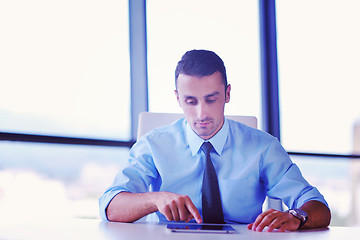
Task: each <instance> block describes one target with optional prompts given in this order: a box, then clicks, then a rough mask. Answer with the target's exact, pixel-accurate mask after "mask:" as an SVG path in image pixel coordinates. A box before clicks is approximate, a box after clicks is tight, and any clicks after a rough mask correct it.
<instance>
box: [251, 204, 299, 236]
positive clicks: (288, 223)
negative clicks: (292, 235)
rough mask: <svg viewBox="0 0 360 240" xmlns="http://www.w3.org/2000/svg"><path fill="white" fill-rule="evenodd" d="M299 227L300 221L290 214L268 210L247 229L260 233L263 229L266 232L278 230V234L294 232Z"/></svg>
mask: <svg viewBox="0 0 360 240" xmlns="http://www.w3.org/2000/svg"><path fill="white" fill-rule="evenodd" d="M299 225H300V219H297V218H296V217H294V216H293V215H291V214H290V213H286V212H281V211H276V210H274V209H269V210H267V211H266V212H263V213H261V214H260V215H259V216H258V217H257V218H256V220H255V222H253V223H250V224H249V225H248V229H250V230H253V231H257V232H261V231H263V229H264V228H265V227H268V228H267V231H268V232H272V231H273V230H274V229H278V231H280V232H284V231H287V230H290V231H295V230H297V229H298V227H299Z"/></svg>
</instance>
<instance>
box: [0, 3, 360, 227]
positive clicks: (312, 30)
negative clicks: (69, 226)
mask: <svg viewBox="0 0 360 240" xmlns="http://www.w3.org/2000/svg"><path fill="white" fill-rule="evenodd" d="M139 2H140V4H141V2H142V3H144V2H146V5H145V8H143V10H144V11H141V8H140V11H138V12H136V14H130V13H129V12H131V13H134V11H136V8H137V5H136V4H138V3H139ZM265 2H273V3H274V1H265ZM132 4H133V5H132ZM263 4H264V1H262V0H260V1H257V0H222V1H219V0H195V1H194V0H147V1H137V0H129V1H127V0H107V1H100V0H91V1H89V0H71V1H70V0H62V1H57V0H50V1H49V0H32V1H26V0H12V1H6V0H0V138H1V141H0V215H1V216H2V218H1V220H0V222H6V221H9V220H17V221H31V220H34V218H35V219H36V218H41V219H52V218H68V217H75V218H77V217H85V218H98V205H97V199H98V197H99V196H100V195H101V194H102V193H103V192H104V190H105V189H106V188H107V187H108V186H109V185H110V184H111V183H112V181H113V179H114V177H115V175H116V173H117V172H118V171H119V170H120V169H121V168H123V166H124V165H125V164H126V161H127V153H128V150H129V146H131V144H132V143H133V141H134V140H135V139H134V134H133V132H132V130H131V129H132V128H133V129H134V128H135V126H134V125H135V124H136V120H134V117H132V116H131V113H132V110H133V108H134V107H135V106H134V102H138V101H139V99H140V100H141V99H142V100H144V99H145V100H146V104H147V105H146V106H145V108H146V109H147V110H148V111H152V112H181V109H180V107H179V106H178V104H177V102H176V98H175V96H174V92H173V90H174V70H175V66H176V64H177V62H178V60H179V59H180V58H181V55H182V54H183V53H185V52H186V51H187V50H191V49H209V50H213V51H215V52H216V53H218V54H219V55H220V56H221V57H222V58H223V60H224V62H225V65H226V67H227V73H228V80H229V83H230V84H231V85H232V91H231V100H230V103H228V104H227V105H226V109H225V113H226V114H233V115H252V116H256V117H257V118H258V121H259V128H260V129H262V130H265V129H263V126H264V124H263V123H264V116H263V115H264V114H263V112H262V109H263V104H264V102H263V101H262V87H263V85H262V82H261V78H262V74H263V71H264V69H263V67H262V65H261V63H262V59H261V58H262V53H261V41H262V39H263V35H262V34H261V32H260V25H261V22H260V21H261V19H263V18H264V16H263V12H261V6H263ZM131 6H132V7H133V8H134V9H135V10H134V9H130V10H129V7H130V8H131ZM274 7H275V11H274V12H275V13H276V14H275V16H276V18H275V19H276V25H275V26H276V35H274V36H276V39H277V43H276V47H277V48H275V50H277V51H276V52H275V54H276V57H277V62H276V63H277V65H275V68H276V71H277V76H278V77H277V79H278V91H279V94H278V99H279V117H280V118H279V119H280V121H279V123H280V125H279V127H280V130H281V131H280V136H279V138H280V140H281V143H282V144H283V146H284V147H285V149H286V150H287V151H288V152H289V153H290V157H291V158H292V160H293V161H294V162H295V163H296V164H298V165H299V167H300V169H301V170H302V172H303V175H304V176H305V177H306V178H307V180H308V181H309V182H310V183H311V184H313V185H315V186H316V187H318V188H319V190H320V191H321V192H322V193H323V194H324V195H325V198H326V199H327V201H328V203H329V205H330V208H331V210H332V215H333V218H332V222H331V225H334V226H354V225H357V226H359V225H360V159H358V158H357V157H358V156H359V154H360V107H359V105H360V104H359V103H360V94H359V89H360V71H359V69H360V67H359V66H360V57H359V56H360V45H359V42H360V28H359V23H360V15H359V14H358V13H359V12H360V1H357V0H341V1H340V0H311V1H310V0H301V1H300V0H276V2H275V3H274ZM139 19H140V20H141V19H145V20H146V24H145V31H144V29H142V31H140V34H143V36H136V35H134V36H130V33H134V32H133V31H134V29H135V30H136V26H137V25H136V24H138V23H137V22H136V21H138V20H139ZM135 25H136V26H135ZM135 33H136V32H135ZM144 40H145V42H143V43H142V42H141V41H144ZM136 41H140V43H138V42H136ZM131 44H140V45H141V44H143V47H144V49H145V53H146V54H145V55H141V54H137V53H135V54H134V53H133V52H132V51H130V50H131V49H130V45H131ZM136 50H139V49H138V48H136V49H135V50H134V49H133V51H136ZM134 59H136V61H138V62H136V61H134ZM142 63H145V65H141V64H142ZM141 67H142V68H143V69H145V72H144V71H143V73H145V76H146V80H147V83H146V84H139V83H138V82H134V81H135V80H134V76H133V74H131V69H132V68H133V69H137V70H138V69H141ZM138 71H139V70H138ZM135 73H136V74H137V73H138V72H135ZM142 89H145V94H144V93H143V92H141V90H142ZM59 142H61V143H59Z"/></svg>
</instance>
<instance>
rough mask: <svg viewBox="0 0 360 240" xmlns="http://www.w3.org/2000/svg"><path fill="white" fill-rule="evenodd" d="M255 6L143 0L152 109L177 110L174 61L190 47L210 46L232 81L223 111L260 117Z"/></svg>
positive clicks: (233, 2)
mask: <svg viewBox="0 0 360 240" xmlns="http://www.w3.org/2000/svg"><path fill="white" fill-rule="evenodd" d="M258 12H259V10H258V2H257V1H236V0H226V1H209V0H201V1H191V0H185V1H183V0H181V1H167V0H149V1H147V23H148V25H147V33H148V78H149V104H150V106H149V109H150V111H154V112H181V109H180V107H179V105H178V103H177V101H176V98H175V95H174V89H175V79H174V76H175V67H176V64H177V62H178V61H179V60H180V58H181V56H182V55H183V54H184V53H185V52H186V51H188V50H192V49H208V50H212V51H214V52H216V53H217V54H218V55H219V56H220V57H221V58H222V59H223V61H224V63H225V66H226V69H227V74H228V82H229V83H230V84H231V86H232V88H231V100H230V103H229V104H227V105H226V107H225V113H226V114H236V115H252V116H256V117H258V119H259V118H260V112H261V99H260V60H259V56H260V54H259V20H258V18H259V14H258ZM259 120H260V119H259Z"/></svg>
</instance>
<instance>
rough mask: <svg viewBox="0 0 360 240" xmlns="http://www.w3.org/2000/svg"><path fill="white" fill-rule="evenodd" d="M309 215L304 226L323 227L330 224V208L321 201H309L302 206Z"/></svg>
mask: <svg viewBox="0 0 360 240" xmlns="http://www.w3.org/2000/svg"><path fill="white" fill-rule="evenodd" d="M300 209H301V210H303V211H305V212H306V213H307V215H308V221H307V222H306V223H305V225H304V226H303V227H302V228H322V227H327V226H329V224H330V220H331V213H330V209H329V208H328V207H326V205H325V204H323V203H322V202H319V201H309V202H306V203H305V204H304V205H302V206H301V207H300Z"/></svg>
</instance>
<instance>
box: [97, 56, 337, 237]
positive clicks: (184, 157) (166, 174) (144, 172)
mask: <svg viewBox="0 0 360 240" xmlns="http://www.w3.org/2000/svg"><path fill="white" fill-rule="evenodd" d="M175 85H176V90H175V95H176V98H177V101H178V102H179V105H180V107H181V108H182V110H183V112H184V115H185V119H180V120H178V121H176V122H175V123H173V124H171V125H169V126H165V127H162V128H158V129H155V130H153V131H151V132H150V133H148V134H146V135H145V136H143V137H142V138H141V139H139V140H138V141H137V143H136V144H135V145H134V146H133V148H132V149H131V150H130V153H129V163H130V164H129V166H128V167H127V168H125V169H124V170H123V172H122V173H119V175H118V176H117V177H116V179H115V181H114V184H113V185H112V186H111V187H110V188H108V189H107V191H106V192H105V193H104V195H103V196H102V197H101V198H100V200H99V202H100V214H101V216H102V218H103V219H105V220H110V221H120V222H133V221H136V220H138V219H140V218H142V217H144V216H146V215H148V214H150V213H156V215H157V216H158V218H159V220H160V221H185V222H188V221H190V220H193V219H194V220H195V221H196V222H197V223H202V222H203V217H204V212H205V210H204V209H205V207H204V203H203V202H202V200H204V198H207V197H204V196H203V195H202V194H204V192H205V191H207V190H205V188H207V187H205V185H204V184H205V182H204V183H203V181H205V180H203V178H204V175H205V173H204V168H205V159H206V161H207V160H208V157H209V159H211V162H212V165H213V166H214V167H213V168H215V171H216V175H217V178H218V181H216V185H219V187H218V189H219V190H220V191H218V192H217V193H218V194H220V196H221V197H220V201H221V202H220V211H221V219H223V221H225V222H226V223H248V228H249V229H252V230H254V231H263V230H264V228H265V227H266V229H267V231H273V230H274V229H278V231H286V230H297V229H298V228H300V227H302V228H317V227H325V226H328V225H329V222H330V218H331V215H330V210H329V208H328V206H327V203H326V201H325V200H324V198H323V196H322V195H321V194H320V193H319V191H318V190H317V189H316V188H315V187H312V186H310V185H309V184H308V183H307V182H306V180H305V179H304V178H303V177H302V175H301V173H300V170H299V169H298V167H297V166H296V165H295V164H293V163H292V162H291V160H290V158H289V157H288V155H287V153H286V151H285V150H284V149H283V148H282V147H281V145H280V144H279V142H278V141H277V139H276V138H274V137H272V136H270V135H269V134H267V133H264V132H262V131H260V130H256V129H253V128H250V127H247V126H245V125H243V124H241V123H238V122H235V121H232V120H229V119H226V118H225V117H224V108H225V103H228V102H229V101H230V90H231V86H230V84H228V83H227V78H226V70H225V66H224V63H223V61H222V60H221V58H220V57H219V56H217V55H216V54H215V53H214V52H211V51H206V50H192V51H189V52H187V53H185V54H184V56H183V57H182V59H181V61H179V63H178V65H177V68H176V71H175ZM204 142H210V143H211V148H210V149H212V150H210V153H205V152H203V147H202V145H203V143H204ZM207 145H208V143H207ZM207 163H208V162H206V164H207ZM212 185H214V184H212ZM149 188H150V189H152V190H151V191H149ZM219 192H220V193H219ZM266 195H267V196H269V197H272V198H278V199H282V200H283V201H284V203H285V204H286V205H287V206H288V207H289V208H290V209H291V211H289V212H281V211H275V210H273V209H269V210H267V211H265V212H263V213H262V204H263V202H264V200H265V197H266ZM206 211H207V212H208V210H206ZM210 211H211V210H210ZM214 211H215V210H214ZM216 211H217V210H216ZM216 214H217V213H216Z"/></svg>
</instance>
